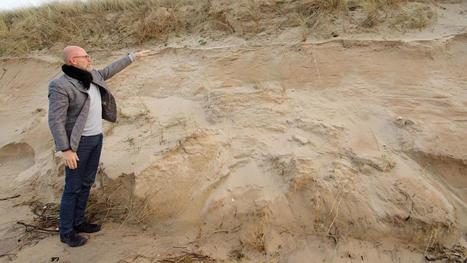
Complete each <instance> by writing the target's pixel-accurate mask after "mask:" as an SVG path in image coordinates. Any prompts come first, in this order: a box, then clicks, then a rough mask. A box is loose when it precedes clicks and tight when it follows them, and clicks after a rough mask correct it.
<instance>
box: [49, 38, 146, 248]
mask: <svg viewBox="0 0 467 263" xmlns="http://www.w3.org/2000/svg"><path fill="white" fill-rule="evenodd" d="M148 52H149V51H141V52H137V53H130V54H129V55H128V56H125V57H123V58H121V59H119V60H117V61H115V62H113V63H112V64H110V65H108V66H107V67H105V68H104V69H102V70H94V69H93V68H92V60H91V57H90V56H89V55H88V54H87V53H86V51H85V50H84V49H82V48H81V47H78V46H68V47H66V48H65V49H64V50H63V58H64V62H65V64H64V65H63V66H62V70H63V72H64V73H65V74H64V75H62V76H61V77H59V78H57V79H54V80H52V81H51V82H50V84H49V93H48V97H49V118H48V121H49V127H50V130H51V132H52V136H53V138H54V141H55V146H56V150H57V151H61V152H62V153H63V159H64V161H65V166H66V168H65V188H64V190H63V195H62V200H61V204H60V228H59V229H60V240H61V241H62V242H64V243H66V244H68V245H69V246H71V247H76V246H82V245H84V244H85V243H86V241H87V239H86V238H85V237H83V236H80V235H79V234H78V233H80V232H84V233H94V232H97V231H99V230H100V228H101V226H100V225H98V224H91V223H89V222H87V221H86V220H85V217H84V211H85V209H86V204H87V201H88V197H89V192H90V188H91V186H92V184H93V183H94V180H95V177H96V172H97V167H98V165H99V159H100V155H101V149H102V140H103V136H102V119H105V120H108V121H110V122H115V121H116V119H117V106H116V104H115V99H114V97H113V96H112V94H111V93H110V91H109V90H108V88H107V85H106V83H105V80H107V79H109V78H111V77H112V76H113V75H115V74H116V73H118V72H119V71H121V70H123V69H124V68H125V67H127V66H128V65H130V64H131V63H132V62H133V61H135V60H136V59H138V58H140V57H144V56H147V55H148Z"/></svg>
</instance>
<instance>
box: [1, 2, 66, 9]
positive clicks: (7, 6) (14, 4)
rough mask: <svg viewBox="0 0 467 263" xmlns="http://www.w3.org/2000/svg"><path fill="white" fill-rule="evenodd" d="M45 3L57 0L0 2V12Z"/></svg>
mask: <svg viewBox="0 0 467 263" xmlns="http://www.w3.org/2000/svg"><path fill="white" fill-rule="evenodd" d="M61 1H71V0H61ZM47 2H57V0H0V10H12V9H16V8H21V7H30V6H39V5H41V4H44V3H47Z"/></svg>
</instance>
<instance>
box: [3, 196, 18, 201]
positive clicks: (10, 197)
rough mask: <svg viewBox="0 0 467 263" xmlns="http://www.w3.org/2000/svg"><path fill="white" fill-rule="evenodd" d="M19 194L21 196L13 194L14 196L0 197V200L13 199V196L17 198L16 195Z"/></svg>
mask: <svg viewBox="0 0 467 263" xmlns="http://www.w3.org/2000/svg"><path fill="white" fill-rule="evenodd" d="M20 196H21V195H14V196H9V197H4V198H0V201H5V200H10V199H15V198H18V197H20Z"/></svg>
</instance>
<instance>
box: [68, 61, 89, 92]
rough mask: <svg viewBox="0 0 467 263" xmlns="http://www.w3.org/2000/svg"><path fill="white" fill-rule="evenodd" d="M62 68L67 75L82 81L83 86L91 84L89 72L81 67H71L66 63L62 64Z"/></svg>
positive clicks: (86, 87) (86, 86)
mask: <svg viewBox="0 0 467 263" xmlns="http://www.w3.org/2000/svg"><path fill="white" fill-rule="evenodd" d="M62 70H63V72H64V73H65V74H66V75H68V76H69V77H72V78H74V79H77V80H79V81H81V82H83V86H84V88H85V89H89V87H90V86H91V82H92V74H91V72H89V71H86V70H83V69H79V68H77V67H73V66H70V65H66V64H65V65H63V66H62Z"/></svg>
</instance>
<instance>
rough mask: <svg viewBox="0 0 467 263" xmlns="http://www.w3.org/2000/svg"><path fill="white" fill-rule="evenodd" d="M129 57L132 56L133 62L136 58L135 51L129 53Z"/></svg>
mask: <svg viewBox="0 0 467 263" xmlns="http://www.w3.org/2000/svg"><path fill="white" fill-rule="evenodd" d="M128 57H130V59H131V62H134V61H135V60H136V55H135V53H134V52H131V53H129V54H128Z"/></svg>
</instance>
